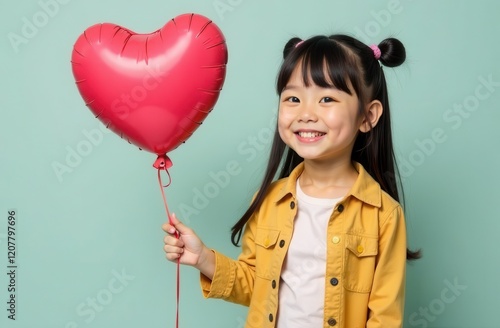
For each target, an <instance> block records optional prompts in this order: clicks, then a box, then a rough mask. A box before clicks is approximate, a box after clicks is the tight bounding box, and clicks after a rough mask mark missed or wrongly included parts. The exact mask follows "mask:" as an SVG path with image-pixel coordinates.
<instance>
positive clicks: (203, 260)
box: [162, 214, 215, 278]
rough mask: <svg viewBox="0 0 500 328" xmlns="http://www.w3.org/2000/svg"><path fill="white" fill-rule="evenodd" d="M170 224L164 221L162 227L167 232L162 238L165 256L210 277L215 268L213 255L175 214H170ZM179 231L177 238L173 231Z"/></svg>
mask: <svg viewBox="0 0 500 328" xmlns="http://www.w3.org/2000/svg"><path fill="white" fill-rule="evenodd" d="M171 221H172V225H171V224H169V223H168V222H167V223H164V224H163V225H162V229H163V230H164V231H165V232H166V233H167V236H165V238H164V242H165V246H164V247H163V249H164V250H165V253H166V254H167V255H166V258H167V260H169V261H172V262H177V260H179V263H181V264H187V265H190V266H193V267H195V268H197V269H198V270H200V271H201V272H202V273H203V274H204V275H205V276H207V277H208V278H212V276H213V273H214V270H215V255H214V253H213V252H212V251H211V250H210V249H208V248H207V247H206V246H205V244H203V242H202V241H201V240H200V238H198V236H197V235H196V234H195V233H194V231H193V230H192V229H191V228H189V227H186V226H185V225H184V224H182V223H181V222H180V221H179V220H178V219H177V216H175V214H172V216H171ZM176 231H177V232H178V233H179V239H177V238H176V237H175V232H176Z"/></svg>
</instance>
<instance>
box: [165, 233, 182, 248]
mask: <svg viewBox="0 0 500 328" xmlns="http://www.w3.org/2000/svg"><path fill="white" fill-rule="evenodd" d="M163 242H164V243H165V245H171V246H176V247H184V242H183V241H182V240H181V239H177V238H175V237H174V236H170V235H167V236H165V237H164V238H163Z"/></svg>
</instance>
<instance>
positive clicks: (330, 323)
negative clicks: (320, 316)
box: [328, 318, 337, 326]
mask: <svg viewBox="0 0 500 328" xmlns="http://www.w3.org/2000/svg"><path fill="white" fill-rule="evenodd" d="M336 324H337V320H335V319H333V318H330V319H328V325H330V326H335V325H336Z"/></svg>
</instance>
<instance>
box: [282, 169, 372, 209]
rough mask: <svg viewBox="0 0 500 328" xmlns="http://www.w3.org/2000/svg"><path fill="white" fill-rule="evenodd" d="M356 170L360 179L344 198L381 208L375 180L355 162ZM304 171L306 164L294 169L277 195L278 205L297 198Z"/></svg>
mask: <svg viewBox="0 0 500 328" xmlns="http://www.w3.org/2000/svg"><path fill="white" fill-rule="evenodd" d="M353 165H354V168H355V169H356V171H358V178H357V179H356V182H355V183H354V185H353V186H352V188H351V190H350V191H349V192H348V193H347V194H346V196H345V197H344V198H348V197H349V196H353V197H356V198H357V199H359V200H360V201H362V202H364V203H367V204H369V205H372V206H375V207H380V206H381V204H382V189H381V188H380V185H379V184H378V182H377V181H375V179H373V178H372V177H371V175H370V174H369V173H368V172H367V171H366V170H365V168H364V167H363V165H361V164H360V163H358V162H353ZM302 171H304V162H302V163H300V164H299V165H297V166H296V167H295V169H293V171H292V172H291V173H290V176H289V177H288V178H285V179H286V181H285V182H284V184H283V187H282V188H281V189H280V190H278V192H277V193H276V198H275V201H276V202H277V203H278V202H280V201H281V200H283V199H284V198H285V196H287V195H291V196H292V197H293V198H295V197H296V187H295V186H296V182H297V179H298V178H299V176H300V175H301V174H302Z"/></svg>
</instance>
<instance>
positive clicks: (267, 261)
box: [255, 228, 280, 279]
mask: <svg viewBox="0 0 500 328" xmlns="http://www.w3.org/2000/svg"><path fill="white" fill-rule="evenodd" d="M279 235H280V231H279V230H272V229H264V228H257V231H256V234H255V274H256V275H257V276H258V277H261V278H265V279H272V278H273V274H272V272H271V268H272V267H273V265H272V261H273V253H274V247H275V246H276V242H277V241H278V237H279Z"/></svg>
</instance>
